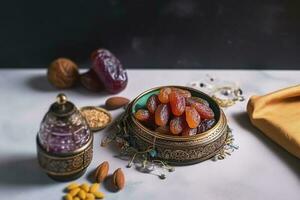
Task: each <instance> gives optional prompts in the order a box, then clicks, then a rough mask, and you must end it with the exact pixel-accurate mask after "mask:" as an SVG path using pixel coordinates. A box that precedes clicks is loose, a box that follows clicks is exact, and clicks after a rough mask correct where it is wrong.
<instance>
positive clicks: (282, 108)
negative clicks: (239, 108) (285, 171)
mask: <svg viewBox="0 0 300 200" xmlns="http://www.w3.org/2000/svg"><path fill="white" fill-rule="evenodd" d="M247 112H248V115H249V117H250V120H251V123H252V124H253V125H254V126H256V127H257V128H258V129H260V130H261V131H262V132H263V133H264V134H265V135H267V136H268V137H269V138H271V139H272V140H273V141H274V142H276V143H278V144H279V145H280V146H282V147H283V148H285V149H286V150H287V151H289V152H290V153H292V154H294V155H295V156H296V157H298V158H300V85H297V86H294V87H290V88H286V89H282V90H279V91H276V92H273V93H270V94H267V95H264V96H252V97H251V98H250V100H249V102H248V105H247Z"/></svg>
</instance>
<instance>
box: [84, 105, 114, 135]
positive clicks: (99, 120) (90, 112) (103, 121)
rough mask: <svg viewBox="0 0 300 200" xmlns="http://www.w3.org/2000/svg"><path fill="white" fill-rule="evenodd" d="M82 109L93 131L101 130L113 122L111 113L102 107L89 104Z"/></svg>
mask: <svg viewBox="0 0 300 200" xmlns="http://www.w3.org/2000/svg"><path fill="white" fill-rule="evenodd" d="M80 111H81V113H82V115H83V116H84V117H85V119H86V120H87V123H88V125H89V127H90V128H91V130H93V131H96V130H100V129H102V128H104V127H106V126H107V125H108V124H109V123H110V122H111V116H110V114H109V113H108V112H107V111H106V110H104V109H102V108H97V107H92V106H89V107H83V108H81V109H80Z"/></svg>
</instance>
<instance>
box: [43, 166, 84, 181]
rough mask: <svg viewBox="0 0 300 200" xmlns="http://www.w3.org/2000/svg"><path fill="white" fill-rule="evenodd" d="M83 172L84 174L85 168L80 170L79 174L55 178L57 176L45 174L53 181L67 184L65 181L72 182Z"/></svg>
mask: <svg viewBox="0 0 300 200" xmlns="http://www.w3.org/2000/svg"><path fill="white" fill-rule="evenodd" d="M85 172H86V168H85V169H83V170H81V171H80V172H77V173H74V174H70V175H65V176H57V175H51V174H47V175H48V176H49V177H50V178H52V179H53V180H55V181H59V182H67V181H73V180H75V179H77V178H79V177H81V176H82V175H83V174H84V173H85Z"/></svg>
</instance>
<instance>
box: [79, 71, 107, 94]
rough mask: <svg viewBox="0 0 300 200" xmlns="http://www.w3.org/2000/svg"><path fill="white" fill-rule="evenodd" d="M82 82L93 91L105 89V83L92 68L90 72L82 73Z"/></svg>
mask: <svg viewBox="0 0 300 200" xmlns="http://www.w3.org/2000/svg"><path fill="white" fill-rule="evenodd" d="M80 83H81V84H82V85H83V87H85V88H86V89H88V90H90V91H93V92H99V91H101V90H104V86H103V84H102V83H101V81H100V80H99V78H98V76H97V74H96V72H95V71H94V70H93V69H90V70H89V71H88V72H86V73H84V74H82V75H80Z"/></svg>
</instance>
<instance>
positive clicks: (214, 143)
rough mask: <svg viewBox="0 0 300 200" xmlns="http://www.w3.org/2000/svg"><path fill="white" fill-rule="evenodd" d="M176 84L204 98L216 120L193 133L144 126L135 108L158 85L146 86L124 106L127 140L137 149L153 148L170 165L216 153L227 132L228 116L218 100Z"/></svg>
mask: <svg viewBox="0 0 300 200" xmlns="http://www.w3.org/2000/svg"><path fill="white" fill-rule="evenodd" d="M168 87H177V88H182V89H185V90H188V91H190V92H191V94H192V96H196V97H201V98H203V99H205V100H207V101H208V102H209V104H210V107H211V108H212V110H213V111H214V113H215V119H216V123H215V125H214V126H213V127H212V128H211V129H209V130H208V131H206V132H204V133H201V134H197V135H194V136H172V135H163V134H160V133H158V132H155V131H153V130H150V129H148V128H146V127H145V126H143V125H142V124H141V123H140V122H139V121H138V120H136V119H135V117H134V113H135V111H136V110H137V109H139V108H143V107H145V104H146V102H147V99H148V98H149V97H150V96H151V95H152V94H155V93H158V92H159V90H160V88H162V87H157V88H153V89H150V90H147V91H145V92H143V93H142V94H140V95H139V96H138V97H136V98H135V99H134V100H133V101H132V102H131V103H130V104H129V106H128V107H127V110H126V114H125V117H124V121H123V122H124V124H125V125H126V127H127V132H128V134H129V138H130V142H131V144H132V145H133V146H135V147H136V148H138V149H139V150H146V149H149V148H153V147H154V148H155V150H156V151H157V158H159V159H162V160H164V161H167V162H168V163H170V164H172V165H188V164H194V163H198V162H201V161H203V160H206V159H209V158H211V157H213V156H214V155H216V154H217V153H219V152H220V151H221V150H222V148H223V147H224V145H225V141H226V137H227V135H228V130H229V129H228V126H227V120H226V117H225V114H224V112H223V111H222V110H221V108H220V107H219V106H218V104H217V103H216V102H215V101H214V100H213V99H212V98H211V97H209V96H208V95H206V94H204V93H203V92H200V91H198V90H195V89H193V88H189V87H182V86H168Z"/></svg>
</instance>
